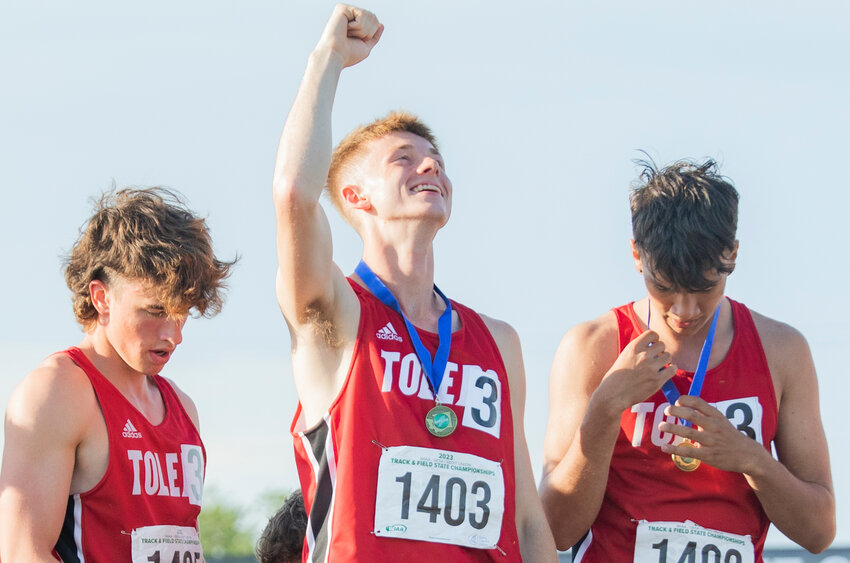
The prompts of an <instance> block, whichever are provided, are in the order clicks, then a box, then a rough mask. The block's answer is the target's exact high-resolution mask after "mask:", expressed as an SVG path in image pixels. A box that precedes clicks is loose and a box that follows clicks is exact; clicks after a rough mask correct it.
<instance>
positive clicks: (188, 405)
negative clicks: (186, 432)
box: [163, 377, 201, 432]
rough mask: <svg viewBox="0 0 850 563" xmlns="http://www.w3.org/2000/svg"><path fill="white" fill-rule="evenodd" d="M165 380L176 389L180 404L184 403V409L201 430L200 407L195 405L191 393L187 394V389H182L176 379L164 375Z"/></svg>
mask: <svg viewBox="0 0 850 563" xmlns="http://www.w3.org/2000/svg"><path fill="white" fill-rule="evenodd" d="M163 379H164V380H166V381H167V382H168V384H169V385H171V388H172V389H174V392H175V393H176V394H177V398H178V399H180V404H181V405H183V409H185V411H186V414H187V415H189V418H190V419H192V423H193V424H194V425H195V429H196V430H197V431H198V432H200V431H201V425H200V418H199V417H198V407H196V406H195V401H193V400H192V398H191V397H189V395H187V394H186V392H185V391H183V390H182V389H180V387H179V386H178V385H177V384H176V383H174V381H173V380H172V379H170V378H168V377H163Z"/></svg>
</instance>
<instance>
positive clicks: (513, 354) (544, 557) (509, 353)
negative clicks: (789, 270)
mask: <svg viewBox="0 0 850 563" xmlns="http://www.w3.org/2000/svg"><path fill="white" fill-rule="evenodd" d="M482 318H483V319H484V321H485V322H486V324H487V327H488V328H489V329H490V333H491V334H492V335H493V338H494V339H495V340H496V344H497V345H498V346H499V352H500V353H501V355H502V359H503V361H504V362H505V369H506V370H507V375H508V385H509V386H510V393H511V413H512V415H513V429H514V465H515V470H514V472H515V480H516V529H517V535H518V537H519V547H520V553H521V554H522V559H523V561H556V560H557V553H556V551H555V543H554V541H553V540H552V534H551V533H550V531H549V527H548V526H547V524H546V516H545V515H544V514H543V507H542V506H541V504H540V497H538V496H537V491H536V490H535V488H534V474H533V472H532V470H531V459H530V458H529V455H528V444H527V443H526V441H525V425H524V423H523V419H524V417H525V367H524V366H523V362H522V349H521V347H520V342H519V336H517V333H516V331H515V330H514V329H513V328H512V327H511V326H510V325H508V324H506V323H503V322H500V321H496V320H493V319H489V318H487V317H482Z"/></svg>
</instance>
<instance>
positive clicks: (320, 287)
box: [274, 4, 383, 332]
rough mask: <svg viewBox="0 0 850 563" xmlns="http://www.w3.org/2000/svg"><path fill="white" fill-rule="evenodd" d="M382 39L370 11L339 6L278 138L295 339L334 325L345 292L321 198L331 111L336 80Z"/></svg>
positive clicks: (278, 191) (277, 191) (283, 297)
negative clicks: (319, 320) (309, 328)
mask: <svg viewBox="0 0 850 563" xmlns="http://www.w3.org/2000/svg"><path fill="white" fill-rule="evenodd" d="M382 31H383V27H382V26H381V25H380V24H379V23H378V20H377V19H376V18H375V16H374V15H372V14H371V13H369V12H367V11H364V10H360V9H359V8H354V7H352V6H345V5H342V4H340V5H337V6H336V7H335V8H334V11H333V14H332V15H331V18H330V20H329V21H328V23H327V25H326V26H325V29H324V32H323V33H322V36H321V39H320V40H319V43H318V44H317V45H316V48H315V49H314V50H313V52H312V54H311V55H310V58H309V60H308V62H307V69H306V71H305V72H304V77H303V79H302V81H301V86H300V88H299V89H298V94H297V95H296V97H295V102H294V103H293V105H292V109H291V110H290V112H289V116H288V117H287V119H286V124H285V126H284V128H283V133H282V135H281V138H280V144H279V146H278V152H277V159H276V161H275V170H274V202H275V212H276V216H277V255H278V275H277V282H276V290H277V296H278V302H279V303H280V307H281V310H282V311H283V314H284V316H285V317H286V319H287V321H288V323H289V325H290V328H291V329H294V330H295V331H296V332H297V330H298V328H299V327H300V326H302V325H305V324H309V323H311V322H313V321H314V320H315V318H316V316H317V315H318V316H323V317H324V318H326V319H327V320H330V321H331V322H333V321H334V320H335V319H334V317H335V312H336V311H337V309H338V305H339V304H338V299H339V297H338V296H339V295H340V294H345V295H348V293H346V292H347V291H350V290H349V289H348V288H347V286H346V285H345V279H344V276H343V275H342V273H341V272H340V271H339V270H338V269H337V268H336V266H335V265H334V263H333V257H332V245H331V233H330V227H329V224H328V220H327V217H326V216H325V214H324V211H323V210H322V207H321V205H319V197H320V195H321V193H322V189H323V187H324V185H325V181H326V180H327V175H328V167H329V165H330V159H331V148H332V146H331V110H332V107H333V101H334V95H335V93H336V87H337V82H338V81H339V76H340V73H341V72H342V69H343V68H345V67H348V66H351V65H354V64H357V63H358V62H360V61H361V60H363V59H365V58H366V57H367V56H368V55H369V52H370V51H371V49H372V47H374V45H375V44H376V43H377V42H378V39H379V38H380V36H381V32H382ZM351 298H352V299H353V295H352V296H351ZM328 317H329V318H328Z"/></svg>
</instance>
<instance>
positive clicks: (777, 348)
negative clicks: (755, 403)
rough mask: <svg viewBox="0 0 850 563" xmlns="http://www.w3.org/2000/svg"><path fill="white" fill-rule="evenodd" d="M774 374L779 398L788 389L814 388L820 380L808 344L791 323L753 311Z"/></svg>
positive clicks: (754, 321)
mask: <svg viewBox="0 0 850 563" xmlns="http://www.w3.org/2000/svg"><path fill="white" fill-rule="evenodd" d="M750 313H751V314H752V317H753V323H755V326H756V331H757V332H758V335H759V338H760V339H761V345H762V348H763V349H764V355H765V358H766V359H767V365H768V368H769V369H770V373H771V376H772V377H773V382H774V386H775V388H776V396H777V399H778V400H780V402H781V401H782V398H783V396H784V395H786V393H787V392H789V390H793V389H797V388H801V386H802V387H803V388H805V387H811V386H812V384H813V383H814V382H815V381H816V380H817V376H816V374H815V368H814V361H813V360H812V353H811V350H810V349H809V343H808V342H807V341H806V338H805V337H804V336H803V334H802V333H801V332H800V331H798V330H797V329H795V328H794V327H792V326H791V325H789V324H786V323H783V322H781V321H777V320H775V319H771V318H770V317H766V316H764V315H762V314H760V313H757V312H755V311H752V310H751V311H750Z"/></svg>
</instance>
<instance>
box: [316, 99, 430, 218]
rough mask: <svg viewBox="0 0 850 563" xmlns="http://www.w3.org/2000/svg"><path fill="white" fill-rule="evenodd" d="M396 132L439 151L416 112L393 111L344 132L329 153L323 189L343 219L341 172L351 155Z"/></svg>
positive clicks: (344, 169) (349, 161) (354, 155)
mask: <svg viewBox="0 0 850 563" xmlns="http://www.w3.org/2000/svg"><path fill="white" fill-rule="evenodd" d="M398 132H404V133H413V134H414V135H418V136H419V137H422V138H423V139H425V140H426V141H428V142H429V143H431V144H432V145H433V146H434V148H435V149H437V150H439V148H438V147H437V139H436V138H435V137H434V134H433V133H431V129H430V128H429V127H428V126H427V125H425V124H424V123H422V121H421V120H420V119H419V118H418V117H417V116H416V115H414V114H412V113H409V112H406V111H393V112H390V113H389V114H387V115H386V116H385V117H382V118H379V119H376V120H375V121H372V122H371V123H367V124H366V125H361V126H360V127H357V128H356V129H355V130H354V131H352V132H351V133H349V134H348V135H346V137H345V138H344V139H343V140H342V141H340V143H339V144H338V145H337V146H336V148H335V149H334V152H333V155H331V166H330V168H329V169H328V181H327V184H326V185H325V189H326V190H327V192H328V197H330V200H331V203H333V204H334V207H336V208H337V211H339V212H340V214H341V215H342V216H343V217H345V218H346V219H347V217H346V215H345V211H344V210H343V207H342V198H341V195H340V192H339V188H340V187H341V184H342V180H341V177H342V175H343V174H344V172H345V171H346V169H347V168H348V165H349V164H350V163H351V161H352V160H353V159H354V157H356V156H357V155H359V154H360V153H361V152H362V149H363V145H365V144H366V143H368V142H369V141H374V140H376V139H380V138H381V137H385V136H387V135H389V134H390V133H398Z"/></svg>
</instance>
